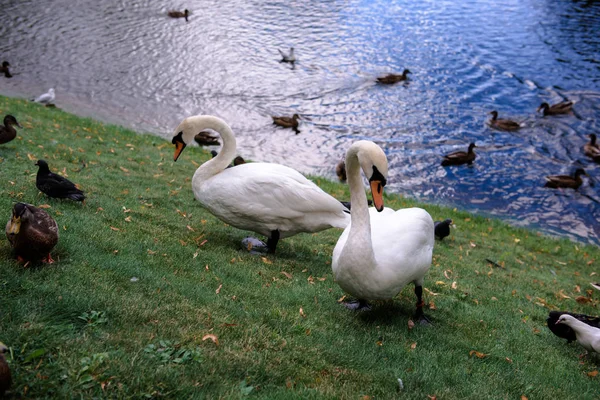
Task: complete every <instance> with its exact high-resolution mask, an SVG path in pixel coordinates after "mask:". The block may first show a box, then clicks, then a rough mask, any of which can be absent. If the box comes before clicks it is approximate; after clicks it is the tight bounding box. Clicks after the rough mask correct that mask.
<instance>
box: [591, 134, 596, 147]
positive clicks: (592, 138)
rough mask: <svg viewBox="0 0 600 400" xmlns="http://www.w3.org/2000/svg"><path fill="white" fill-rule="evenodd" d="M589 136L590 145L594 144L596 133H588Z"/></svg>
mask: <svg viewBox="0 0 600 400" xmlns="http://www.w3.org/2000/svg"><path fill="white" fill-rule="evenodd" d="M589 136H590V143H591V144H592V146H593V145H595V144H596V134H595V133H590V134H589Z"/></svg>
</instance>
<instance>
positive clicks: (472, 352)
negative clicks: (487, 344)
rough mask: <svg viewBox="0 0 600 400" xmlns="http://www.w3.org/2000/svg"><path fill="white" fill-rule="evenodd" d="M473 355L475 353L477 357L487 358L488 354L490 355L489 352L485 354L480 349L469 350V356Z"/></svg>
mask: <svg viewBox="0 0 600 400" xmlns="http://www.w3.org/2000/svg"><path fill="white" fill-rule="evenodd" d="M473 355H475V357H477V358H486V357H487V356H489V354H484V353H480V352H479V351H476V350H471V351H470V352H469V357H472V356H473Z"/></svg>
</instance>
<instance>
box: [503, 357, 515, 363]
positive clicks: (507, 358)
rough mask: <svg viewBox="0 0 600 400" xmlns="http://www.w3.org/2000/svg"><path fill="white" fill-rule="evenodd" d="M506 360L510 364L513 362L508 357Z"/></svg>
mask: <svg viewBox="0 0 600 400" xmlns="http://www.w3.org/2000/svg"><path fill="white" fill-rule="evenodd" d="M504 359H505V360H506V361H508V362H509V363H511V364H512V362H513V360H511V359H510V358H508V357H505V358H504Z"/></svg>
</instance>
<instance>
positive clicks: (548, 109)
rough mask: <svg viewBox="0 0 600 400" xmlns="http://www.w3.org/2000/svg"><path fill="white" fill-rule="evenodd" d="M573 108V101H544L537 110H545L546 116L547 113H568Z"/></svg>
mask: <svg viewBox="0 0 600 400" xmlns="http://www.w3.org/2000/svg"><path fill="white" fill-rule="evenodd" d="M571 108H573V102H572V101H563V102H560V103H556V104H552V105H549V104H548V103H546V102H544V103H542V104H540V106H539V107H538V108H537V110H536V111H537V112H539V111H540V110H543V114H544V117H545V116H546V115H558V114H567V113H569V112H570V111H571Z"/></svg>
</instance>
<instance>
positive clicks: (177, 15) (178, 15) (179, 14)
mask: <svg viewBox="0 0 600 400" xmlns="http://www.w3.org/2000/svg"><path fill="white" fill-rule="evenodd" d="M167 15H169V17H171V18H185V21H186V22H187V21H188V16H189V15H190V12H189V11H188V9H187V8H186V9H185V10H183V12H181V11H175V10H171V11H169V12H168V13H167Z"/></svg>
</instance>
